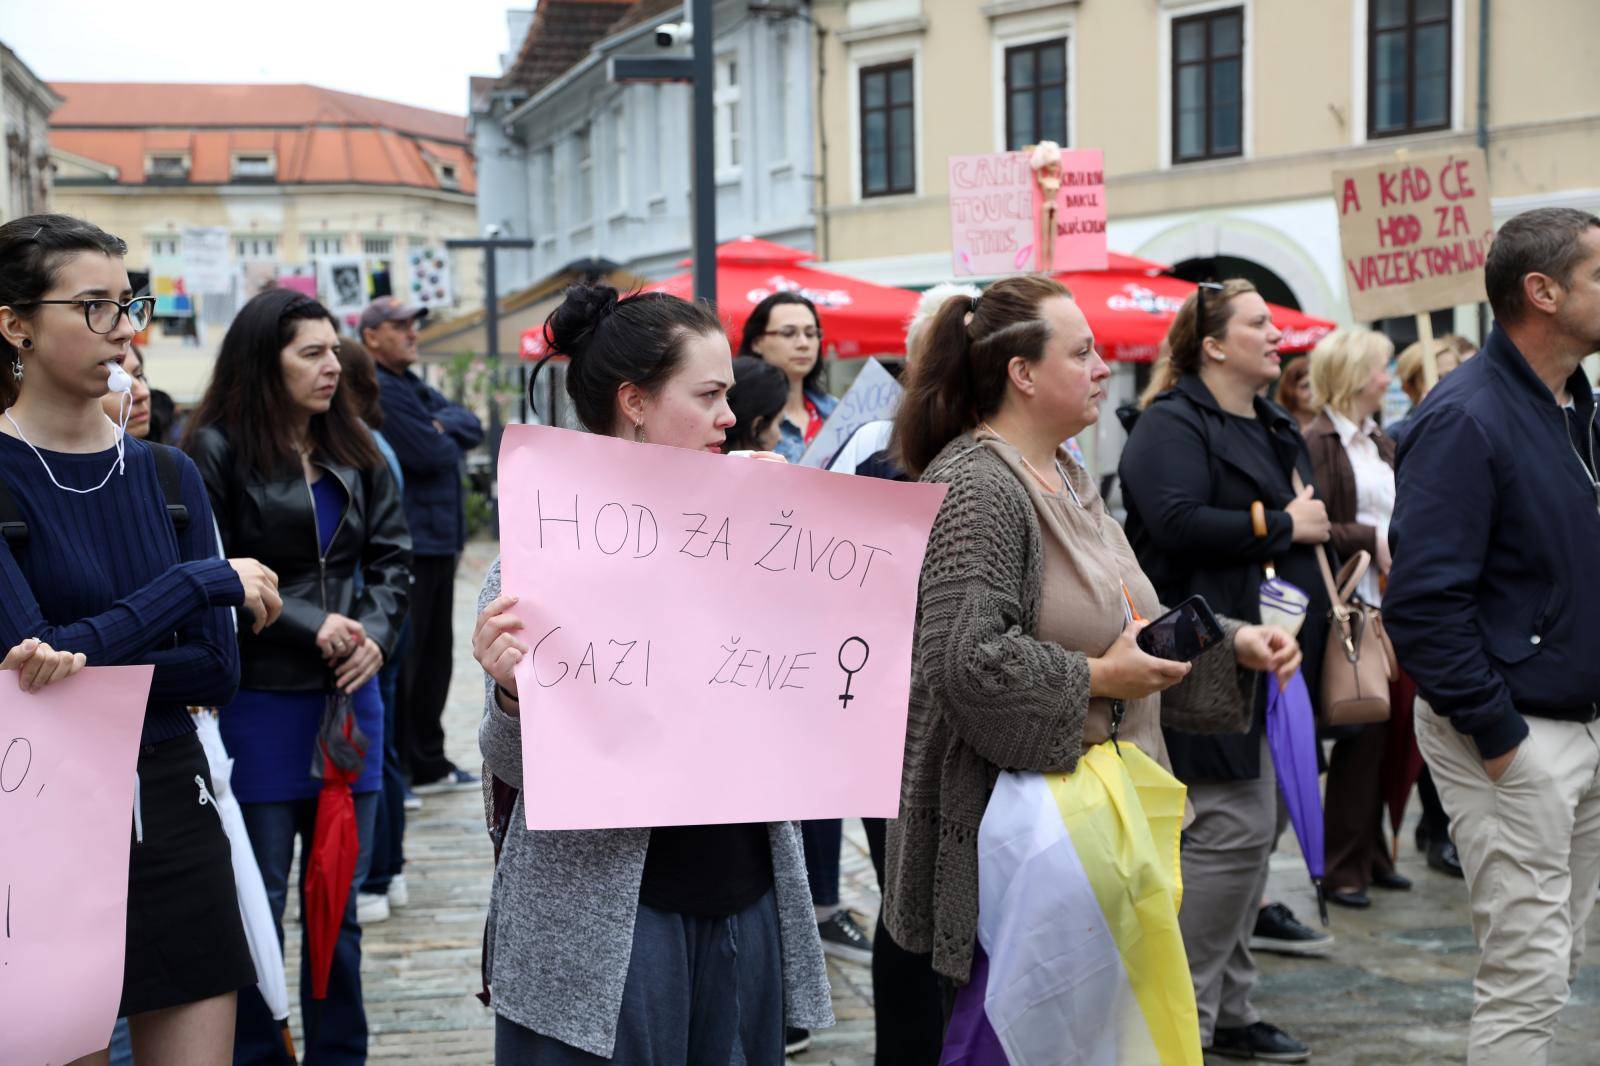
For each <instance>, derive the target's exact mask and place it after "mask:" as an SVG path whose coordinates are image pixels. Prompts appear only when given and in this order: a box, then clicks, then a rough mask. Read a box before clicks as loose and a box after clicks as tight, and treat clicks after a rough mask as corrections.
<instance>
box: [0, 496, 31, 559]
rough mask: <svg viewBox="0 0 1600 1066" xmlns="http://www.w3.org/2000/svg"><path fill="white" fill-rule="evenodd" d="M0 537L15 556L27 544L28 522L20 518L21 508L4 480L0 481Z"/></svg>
mask: <svg viewBox="0 0 1600 1066" xmlns="http://www.w3.org/2000/svg"><path fill="white" fill-rule="evenodd" d="M0 536H3V537H4V538H5V542H6V546H7V547H8V548H10V549H11V554H13V555H15V554H16V553H17V552H19V551H21V550H22V549H23V548H25V547H27V544H28V520H27V519H26V518H23V517H22V508H20V507H18V506H17V498H16V497H15V496H13V495H11V489H10V488H8V487H7V486H6V483H5V481H4V480H0Z"/></svg>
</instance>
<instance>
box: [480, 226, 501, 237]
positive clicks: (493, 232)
mask: <svg viewBox="0 0 1600 1066" xmlns="http://www.w3.org/2000/svg"><path fill="white" fill-rule="evenodd" d="M500 233H501V230H500V224H499V223H498V222H491V223H489V224H488V225H487V226H485V227H483V235H484V236H485V237H487V238H489V239H490V240H491V241H492V240H494V239H495V238H496V237H498V236H500Z"/></svg>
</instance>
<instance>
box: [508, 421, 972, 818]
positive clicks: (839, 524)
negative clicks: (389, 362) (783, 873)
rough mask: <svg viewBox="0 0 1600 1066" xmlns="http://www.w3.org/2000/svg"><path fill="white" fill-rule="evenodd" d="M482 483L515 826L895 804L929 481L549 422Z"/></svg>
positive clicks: (532, 430)
mask: <svg viewBox="0 0 1600 1066" xmlns="http://www.w3.org/2000/svg"><path fill="white" fill-rule="evenodd" d="M500 485H501V489H500V530H501V540H500V546H501V567H502V574H503V584H504V588H505V591H506V592H507V593H509V594H514V595H516V596H519V597H520V601H519V602H518V603H517V604H516V605H515V607H513V608H512V610H513V611H514V612H515V613H516V614H517V615H518V616H519V617H520V618H521V619H522V621H523V623H524V625H525V628H524V629H523V630H522V632H521V633H519V634H518V636H519V637H520V638H521V639H522V641H523V643H525V644H526V645H527V646H528V648H529V654H528V655H527V657H526V658H524V659H523V660H522V662H521V663H519V664H518V666H517V671H516V677H517V687H518V693H519V696H520V699H521V708H522V712H521V726H522V760H523V762H522V782H523V792H522V796H523V805H524V808H525V809H526V811H527V819H528V828H529V829H604V828H623V827H629V826H660V825H700V824H708V823H709V824H717V823H723V822H773V821H786V820H790V819H802V818H840V817H846V816H861V815H867V816H882V817H891V818H892V817H894V816H895V814H896V812H897V811H898V808H899V795H900V767H901V762H902V760H903V758H904V755H905V732H906V710H907V706H908V702H909V696H910V685H911V635H912V631H913V629H914V627H915V615H916V603H917V580H918V577H919V576H920V574H921V572H922V556H923V552H924V551H925V550H926V548H927V540H928V531H929V529H930V528H931V527H932V525H933V519H934V515H935V514H936V513H937V512H938V510H939V504H940V502H941V501H942V500H943V498H944V493H945V486H943V485H931V484H928V485H924V484H901V483H897V482H890V481H881V480H878V479H876V478H858V477H841V476H839V475H837V474H830V473H828V472H826V471H823V470H808V469H805V468H802V467H795V466H787V465H783V464H779V463H770V462H764V461H762V460H759V459H750V458H743V457H734V456H724V455H713V454H709V453H708V452H706V451H694V450H687V449H679V448H664V447H658V446H655V445H649V444H635V443H632V442H630V441H623V440H617V439H615V438H612V437H602V436H597V435H594V434H590V433H574V432H572V431H571V430H564V429H552V428H549V427H546V426H510V427H508V428H507V429H506V434H505V441H504V444H503V445H502V447H501V450H500ZM840 737H848V738H849V740H850V742H849V743H848V744H840V743H839V738H840Z"/></svg>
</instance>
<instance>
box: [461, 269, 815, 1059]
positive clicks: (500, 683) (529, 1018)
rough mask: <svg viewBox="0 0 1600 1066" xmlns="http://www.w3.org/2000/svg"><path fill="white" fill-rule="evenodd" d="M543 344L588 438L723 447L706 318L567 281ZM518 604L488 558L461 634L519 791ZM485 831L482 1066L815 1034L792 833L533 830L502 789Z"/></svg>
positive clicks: (726, 1046)
mask: <svg viewBox="0 0 1600 1066" xmlns="http://www.w3.org/2000/svg"><path fill="white" fill-rule="evenodd" d="M545 339H546V341H547V343H548V347H549V351H550V352H552V353H554V354H560V355H564V356H566V357H567V358H568V359H569V360H571V363H570V365H569V367H568V369H567V393H568V395H569V396H571V397H572V402H573V405H574V407H575V408H576V409H577V413H578V418H579V419H580V420H581V421H582V422H583V425H584V427H585V428H587V429H588V430H589V431H590V432H591V433H603V434H606V435H607V436H612V437H620V438H622V439H624V440H633V441H637V442H639V443H648V444H657V445H663V446H666V447H670V448H691V449H696V450H704V451H710V452H719V453H720V452H721V450H722V448H723V444H724V440H725V437H726V434H727V431H728V430H729V429H730V428H732V427H733V425H734V423H735V419H734V415H733V412H732V410H731V409H730V408H729V406H728V391H729V389H730V388H732V386H733V383H734V374H733V364H732V359H731V357H730V354H729V350H728V339H727V337H726V336H724V335H723V332H722V326H721V324H720V323H719V322H718V321H717V318H716V315H715V314H713V313H712V312H711V311H710V310H709V309H708V308H706V307H705V305H703V304H697V303H689V302H687V301H685V300H681V299H678V298H677V297H675V296H668V295H666V294H663V293H644V294H640V295H634V296H627V297H622V298H619V297H618V295H617V291H616V290H615V289H612V288H610V287H609V286H605V285H594V286H586V285H574V286H572V287H571V288H569V289H568V290H567V294H566V299H565V301H564V302H563V303H562V304H561V306H560V307H558V308H557V309H556V310H555V312H554V313H552V314H551V316H550V318H549V319H548V320H547V321H546V322H545ZM535 379H537V373H536V374H535ZM532 387H533V386H532V383H531V382H530V384H529V388H530V390H531V389H532ZM733 461H735V462H737V461H739V460H733ZM516 604H517V599H516V597H514V596H506V595H503V594H502V590H501V585H500V563H499V561H498V560H497V561H496V562H495V563H494V564H493V566H491V567H490V569H489V573H488V576H487V577H486V578H485V580H484V586H483V592H482V593H481V594H480V595H479V597H478V607H479V615H478V621H477V625H476V626H475V628H474V631H473V638H472V647H473V654H474V656H475V657H476V658H477V660H478V662H479V664H480V665H482V666H483V668H484V673H485V675H486V677H485V691H486V697H487V698H486V704H485V708H484V717H483V722H482V724H481V725H480V726H479V729H478V743H479V746H480V747H481V748H482V750H483V757H484V765H485V767H486V768H487V769H488V771H489V773H490V774H491V775H492V777H493V779H494V780H492V781H491V782H490V787H491V788H493V789H495V790H496V791H497V792H501V791H503V788H504V786H510V788H513V789H520V787H521V784H522V719H523V716H524V715H537V714H539V713H540V712H541V708H540V706H539V704H538V702H537V701H536V699H535V697H534V695H533V694H532V693H528V694H527V695H528V699H527V701H523V700H522V699H521V696H522V695H523V694H522V693H519V692H518V689H517V678H516V674H515V672H514V670H515V667H516V664H517V663H518V662H519V661H520V660H521V659H522V657H523V656H525V655H527V654H528V644H527V642H526V641H525V639H524V634H523V632H522V626H523V623H522V620H521V619H520V618H518V616H517V615H516V613H515V608H516ZM491 813H492V814H493V813H498V812H491ZM494 821H495V824H504V825H505V830H504V837H503V844H502V847H501V851H500V857H499V864H498V869H497V870H496V873H495V878H494V889H493V892H492V894H491V896H490V901H489V925H488V930H487V934H486V936H487V945H486V953H485V954H486V959H485V976H486V979H487V983H488V986H489V988H490V989H491V990H492V992H493V999H492V1004H491V1005H492V1006H493V1007H494V1010H495V1015H496V1017H495V1062H496V1063H498V1064H500V1066H523V1064H539V1066H544V1064H550V1063H559V1064H568V1063H572V1064H576V1063H595V1062H607V1061H609V1062H616V1063H630V1064H634V1063H636V1064H651V1066H668V1064H672V1066H676V1064H682V1066H689V1064H691V1063H693V1064H695V1066H700V1064H702V1063H704V1064H707V1066H730V1064H733V1063H750V1064H752V1066H778V1064H779V1063H781V1062H782V1061H783V1057H784V1030H785V1025H786V1024H787V1025H788V1026H790V1027H795V1028H803V1029H816V1028H822V1027H825V1026H828V1025H832V1024H833V1012H832V1009H831V1007H830V1005H829V991H828V977H827V973H826V970H825V969H824V967H823V961H822V946H821V942H820V941H819V939H818V936H817V924H816V920H815V917H814V916H813V912H812V908H811V893H810V889H809V888H808V887H807V882H806V869H805V858H804V856H803V854H802V851H801V844H800V834H799V833H798V832H797V831H796V828H795V825H794V823H792V822H775V823H772V824H768V825H763V824H759V823H757V824H750V825H694V826H671V827H665V828H654V829H651V828H639V829H592V830H576V831H568V832H541V831H534V830H529V829H527V828H525V827H526V826H527V819H526V817H525V815H524V813H523V808H522V798H521V796H520V795H518V796H517V798H516V800H515V805H514V807H513V808H512V810H511V811H510V812H509V817H508V818H506V819H505V820H504V822H503V823H501V821H500V819H494Z"/></svg>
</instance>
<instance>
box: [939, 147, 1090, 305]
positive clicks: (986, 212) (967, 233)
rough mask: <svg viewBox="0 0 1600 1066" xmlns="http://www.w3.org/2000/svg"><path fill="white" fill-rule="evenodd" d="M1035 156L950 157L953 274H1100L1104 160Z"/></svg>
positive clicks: (1070, 152) (1080, 154)
mask: <svg viewBox="0 0 1600 1066" xmlns="http://www.w3.org/2000/svg"><path fill="white" fill-rule="evenodd" d="M1036 151H1040V153H1041V157H1040V158H1039V159H1038V160H1034V159H1033V158H1032V156H1033V153H1030V152H1027V151H1017V152H996V153H991V154H988V155H956V156H951V157H950V239H951V247H952V249H953V253H954V260H955V272H956V273H957V274H968V275H971V274H976V275H983V276H988V275H997V274H1014V273H1017V272H1019V271H1032V270H1043V271H1047V272H1051V273H1054V272H1058V271H1063V270H1104V269H1105V268H1106V261H1107V256H1106V197H1105V153H1104V152H1103V151H1101V149H1099V148H1078V149H1061V150H1057V151H1055V152H1049V151H1044V150H1042V149H1036ZM1036 161H1037V162H1038V163H1039V164H1040V165H1039V166H1038V167H1037V168H1036V167H1035V166H1034V165H1033V164H1034V163H1035V162H1036Z"/></svg>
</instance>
